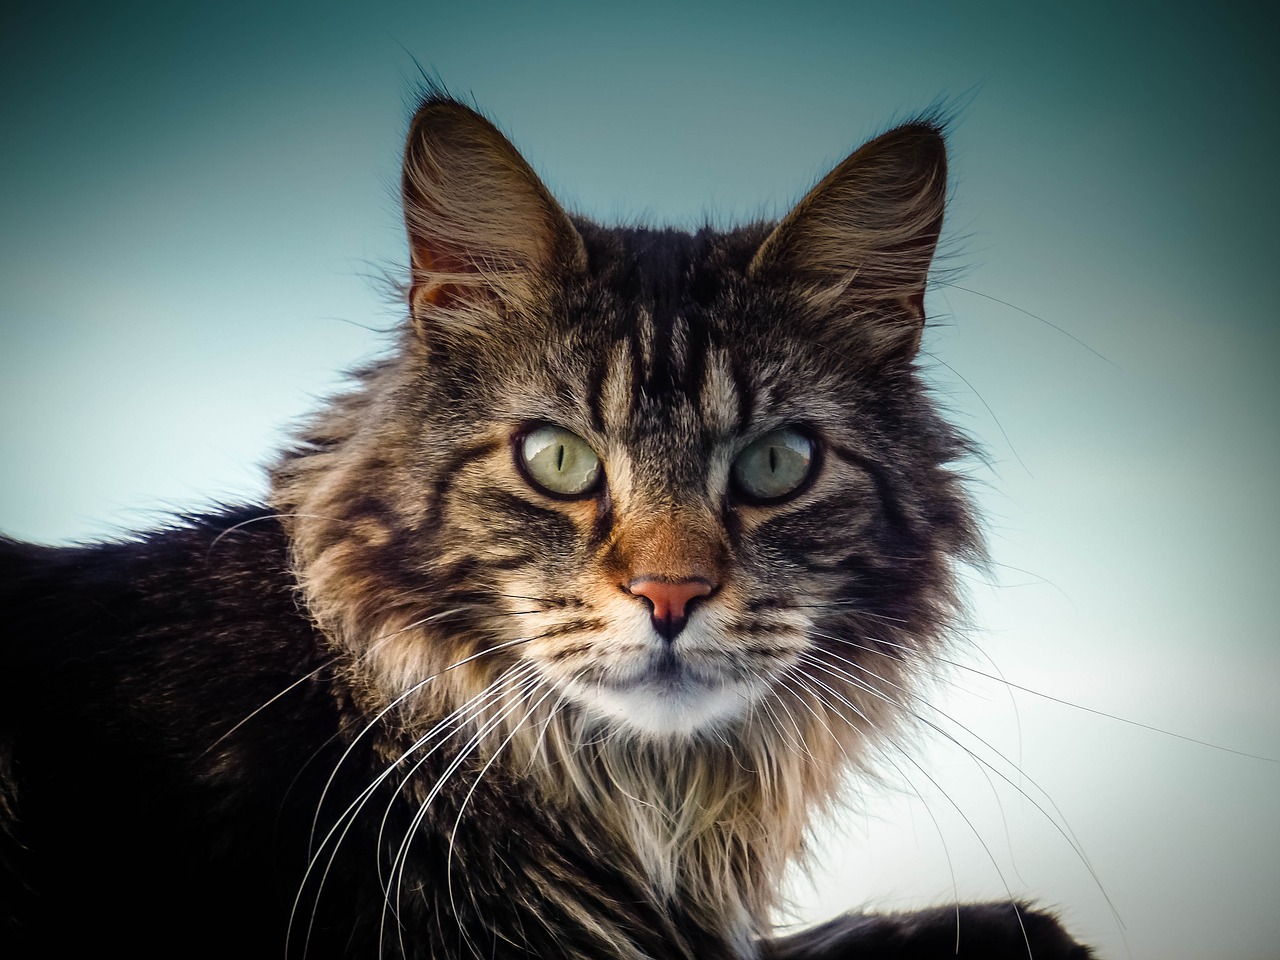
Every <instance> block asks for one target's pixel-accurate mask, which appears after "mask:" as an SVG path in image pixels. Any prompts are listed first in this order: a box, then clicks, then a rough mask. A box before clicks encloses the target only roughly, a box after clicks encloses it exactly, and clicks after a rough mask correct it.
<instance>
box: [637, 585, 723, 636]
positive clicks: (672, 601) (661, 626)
mask: <svg viewBox="0 0 1280 960" xmlns="http://www.w3.org/2000/svg"><path fill="white" fill-rule="evenodd" d="M627 589H628V590H629V591H631V593H633V594H635V595H636V596H637V597H643V598H644V599H645V600H646V601H648V604H649V606H650V608H651V609H652V617H653V628H654V629H655V630H657V631H658V633H660V634H662V636H664V637H666V638H667V639H668V640H674V639H675V638H676V634H678V633H679V632H680V631H681V630H683V629H684V625H685V623H686V622H687V621H688V619H689V615H688V610H689V607H690V605H691V604H692V603H693V601H695V600H697V599H698V598H699V597H705V596H707V595H708V594H710V593H711V591H713V590H714V589H715V584H713V583H712V582H711V581H710V580H707V579H705V578H703V577H687V578H685V579H683V580H661V579H659V578H657V577H636V579H634V580H632V581H631V582H630V583H628V584H627Z"/></svg>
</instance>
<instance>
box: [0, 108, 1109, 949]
mask: <svg viewBox="0 0 1280 960" xmlns="http://www.w3.org/2000/svg"><path fill="white" fill-rule="evenodd" d="M946 184H947V175H946V152H945V145H944V140H943V137H942V133H941V130H940V126H939V124H938V123H937V122H935V121H933V120H931V119H928V118H926V119H921V120H918V121H913V122H910V123H907V124H905V125H902V126H899V127H897V128H896V129H893V130H891V131H889V132H888V133H885V134H883V135H882V136H880V137H878V138H876V139H874V140H872V141H871V142H869V143H867V144H866V145H865V146H863V147H861V148H860V149H859V150H857V151H856V152H854V153H853V154H852V155H850V156H849V157H848V158H847V159H845V160H844V161H843V162H842V163H840V164H839V165H838V166H837V167H836V168H835V169H834V170H833V171H832V172H831V173H830V174H829V175H828V176H827V177H826V178H825V179H823V180H822V181H821V182H820V183H819V184H818V185H817V186H816V187H814V188H813V189H812V190H811V191H810V192H809V193H808V194H807V195H806V196H805V197H804V198H803V199H802V200H801V201H800V203H799V204H798V205H797V206H796V207H795V208H794V209H793V210H792V211H791V212H790V213H789V214H788V215H787V216H786V217H784V218H783V219H782V220H781V221H780V222H778V223H755V224H750V225H746V226H741V227H738V228H735V229H730V230H727V231H716V230H713V229H710V228H704V229H701V230H698V231H697V232H694V233H686V232H680V231H677V230H673V229H650V228H644V227H625V228H622V227H618V228H610V227H604V226H600V225H597V224H595V223H592V222H589V221H587V220H585V219H582V218H578V217H571V216H569V215H568V214H566V213H565V212H564V210H563V209H562V208H561V207H560V206H559V205H558V204H557V202H556V201H555V200H554V199H553V197H552V196H551V194H550V193H549V192H548V191H547V189H546V188H545V187H544V186H543V184H542V182H541V181H540V180H539V178H538V177H537V175H536V174H535V173H534V172H533V170H532V169H531V168H530V166H529V165H528V164H527V163H526V161H525V160H524V159H523V158H522V157H521V155H520V154H519V153H518V152H517V151H516V149H515V148H514V147H513V146H512V145H511V143H510V142H509V141H508V140H507V139H506V138H505V137H504V136H503V135H502V134H501V133H500V132H499V131H498V130H497V128H496V127H495V126H494V125H493V124H492V123H490V122H489V121H488V120H487V119H485V118H484V117H483V116H481V115H480V114H479V113H478V112H476V111H474V110H473V109H472V108H470V107H469V106H467V105H465V104H463V103H461V102H459V101H457V100H455V99H453V98H451V97H450V96H449V95H447V94H446V93H445V92H443V91H442V90H440V89H436V88H432V89H429V90H428V91H427V92H426V94H425V96H424V97H423V99H422V101H421V103H420V105H419V107H418V109H417V111H416V113H415V115H414V117H413V120H412V123H411V126H410V131H409V134H408V138H407V144H406V148H405V154H404V166H403V176H402V196H403V203H404V214H405V222H406V227H407V231H408V238H409V249H410V259H411V277H410V281H409V283H408V284H407V285H406V287H405V290H404V295H405V302H406V305H407V313H408V316H407V318H406V322H405V323H404V324H403V328H402V329H401V330H400V331H399V332H398V339H397V342H396V347H395V349H394V351H393V352H392V353H391V354H390V355H389V356H388V357H387V358H385V359H383V360H380V361H378V362H375V363H372V364H371V365H369V366H367V367H366V368H365V369H363V370H361V371H359V372H358V373H357V374H356V375H355V376H354V378H353V385H352V387H351V388H350V389H349V391H348V392H347V393H345V394H344V395H342V396H339V397H337V398H336V399H334V400H332V401H331V402H329V403H328V404H327V405H326V406H324V407H323V408H322V409H321V410H320V412H319V413H318V414H316V415H315V416H314V417H313V418H312V419H311V420H310V421H309V422H308V423H307V424H306V425H305V426H304V427H303V428H302V429H301V430H300V431H299V432H298V435H297V437H296V441H295V443H294V445H293V446H292V447H291V448H290V449H288V450H287V451H286V452H284V453H283V454H282V455H281V456H280V457H279V459H278V461H277V462H276V463H275V465H274V467H273V468H272V470H271V493H270V497H269V503H267V504H264V505H252V506H235V507H226V508H223V509H217V510H212V511H210V512H207V513H204V514H200V515H191V516H185V517H180V518H177V519H175V520H174V521H173V522H172V523H171V524H170V525H169V526H167V527H165V528H164V529H160V530H155V531H152V532H146V533H141V534H138V535H136V536H133V537H130V538H129V539H125V540H120V541H118V542H104V543H98V544H94V545H87V546H73V547H57V548H54V547H45V546H37V545H31V544H25V543H20V542H17V541H13V540H5V541H3V546H2V547H0V564H2V567H0V583H2V584H3V586H2V587H0V589H2V590H3V597H4V599H3V603H4V610H5V618H6V621H7V623H8V627H7V629H6V636H7V638H6V639H5V641H4V645H3V657H4V667H3V670H2V671H0V828H2V829H0V892H2V894H3V911H2V914H3V925H2V926H0V930H2V932H0V937H2V938H3V939H2V940H0V954H3V955H4V956H5V957H27V956H31V957H34V956H40V957H54V956H88V955H97V954H99V953H105V952H106V951H107V949H108V948H112V949H114V950H116V951H120V952H123V953H125V954H126V955H129V956H132V957H159V956H166V957H168V956H211V957H212V956H219V957H264V958H265V957H270V958H295V957H296V958H301V957H306V958H311V960H323V958H337V957H360V958H379V957H386V958H391V957H405V958H436V960H446V958H448V960H462V958H469V957H477V958H516V957H542V958H579V960H677V958H686V960H694V958H696V960H824V958H829V960H834V958H864V960H875V958H888V957H910V958H926V957H927V958H943V957H953V956H961V957H975V958H989V960H1000V958H1025V957H1031V958H1034V960H1056V958H1087V957H1089V956H1091V953H1090V951H1089V950H1088V948H1086V947H1084V946H1082V945H1080V944H1078V943H1076V942H1075V941H1074V940H1073V939H1072V938H1071V937H1070V936H1068V935H1067V934H1066V933H1065V932H1064V931H1063V929H1062V927H1061V926H1060V924H1059V923H1058V922H1057V920H1056V919H1055V918H1054V917H1053V916H1052V915H1051V914H1049V913H1047V912H1043V911H1040V910H1037V909H1034V908H1032V907H1030V906H1028V905H1026V904H1016V903H1003V904H1001V903H993V904H965V905H960V906H947V907H939V908H937V909H934V910H927V911H923V912H918V913H908V914H885V915H861V914H857V913H851V914H849V915H846V916H844V917H840V918H837V919H836V920H833V921H831V922H830V923H828V924H825V925H823V926H820V927H818V928H815V929H812V930H808V931H801V932H799V933H789V934H783V935H778V934H776V933H775V932H774V930H773V927H772V918H773V916H774V914H775V911H776V909H777V907H778V906H779V898H780V891H779V887H780V881H781V878H782V875H783V872H784V870H785V869H786V868H787V867H788V865H790V864H792V863H794V862H795V861H797V860H798V859H800V858H802V857H803V855H804V851H805V842H806V836H807V834H808V831H809V828H810V826H811V825H812V823H813V822H814V820H815V818H817V817H819V816H821V815H824V814H827V813H829V812H831V811H832V810H833V809H834V808H835V807H836V805H837V804H838V801H839V797H840V792H841V787H842V785H843V784H845V783H846V782H847V780H848V778H849V777H850V776H853V775H857V774H858V773H859V772H860V771H862V770H864V769H865V758H866V756H867V752H868V751H867V747H868V745H869V744H874V743H876V742H878V741H880V740H881V739H882V738H884V737H885V736H887V735H888V734H889V733H891V732H892V731H893V730H894V729H896V728H897V727H898V725H899V724H900V723H902V722H903V721H904V719H906V718H909V716H910V714H911V713H912V706H911V699H912V697H913V693H912V680H913V677H914V676H915V675H917V674H918V673H920V672H921V670H922V669H923V668H925V667H927V666H928V664H929V662H930V658H931V657H933V656H934V655H935V653H936V652H937V650H938V649H939V647H940V645H941V644H943V643H944V642H945V641H946V639H947V637H948V636H949V635H950V634H951V632H952V631H953V629H954V626H955V624H956V621H957V616H958V611H959V605H960V598H959V596H958V592H957V581H956V577H957V566H958V565H960V564H963V563H966V562H971V561H976V560H979V559H980V558H981V555H982V544H981V539H980V535H979V531H978V526H977V523H976V520H975V516H974V511H973V507H972V504H971V502H970V499H969V497H968V494H967V493H966V490H965V488H964V484H963V481H962V479H961V477H960V475H959V473H958V468H957V467H956V464H957V463H958V462H960V461H961V460H962V459H963V458H964V457H965V456H966V455H967V454H969V453H970V452H971V447H970V445H969V443H968V441H967V440H966V439H965V438H964V437H962V436H961V435H960V434H959V433H958V432H957V431H956V430H955V429H954V428H953V427H951V426H950V425H949V424H947V423H946V422H945V421H944V420H943V419H942V418H941V416H940V415H939V413H938V411H937V409H936V408H935V405H934V404H933V402H932V401H931V399H930V397H929V394H928V392H927V390H926V388H925V385H924V384H923V382H922V379H921V376H920V374H919V371H918V369H917V367H916V364H915V358H916V355H917V352H918V350H919V346H920V338H921V332H922V329H923V326H924V321H925V311H924V292H925V285H926V278H927V274H928V272H929V269H930V264H931V261H932V259H933V254H934V249H935V247H936V244H937V241H938V236H939V232H940V230H941V224H942V217H943V209H944V206H945V198H946Z"/></svg>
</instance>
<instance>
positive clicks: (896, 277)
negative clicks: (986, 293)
mask: <svg viewBox="0 0 1280 960" xmlns="http://www.w3.org/2000/svg"><path fill="white" fill-rule="evenodd" d="M946 192H947V153H946V143H945V141H944V140H943V136H942V131H941V129H940V128H939V126H938V125H937V124H936V123H934V122H931V121H928V120H918V121H914V122H911V123H907V124H904V125H903V126H900V127H897V128H895V129H893V130H890V131H889V132H888V133H885V134H882V135H881V136H879V137H876V138H875V139H874V140H872V141H871V142H869V143H867V144H866V145H865V146H863V147H861V148H859V149H858V150H857V151H855V152H854V153H852V154H851V155H850V156H848V157H847V158H845V160H844V161H843V162H841V163H840V164H839V165H838V166H837V167H836V168H835V169H834V170H832V171H831V172H830V173H829V174H827V176H826V177H824V178H823V179H822V181H821V182H820V183H819V184H818V185H817V186H816V187H814V188H813V189H812V190H810V191H809V193H808V194H807V195H806V196H805V197H804V199H802V200H801V201H800V202H799V203H798V204H797V205H796V207H795V209H794V210H792V211H791V213H790V214H788V215H787V217H786V218H785V219H784V220H783V221H782V222H781V223H780V224H779V225H778V226H777V227H776V228H775V229H774V231H773V232H772V233H771V234H770V235H769V236H768V237H767V238H766V239H765V241H764V243H763V244H761V246H760V249H759V250H758V251H757V253H756V256H755V258H754V259H753V261H752V263H751V267H750V272H751V274H752V275H753V276H755V277H758V278H761V279H772V280H782V281H787V280H790V281H796V282H799V283H800V284H801V287H802V289H803V290H804V291H805V293H806V296H808V297H809V299H810V300H811V301H813V303H814V305H815V307H816V308H817V309H818V311H819V312H822V313H824V314H826V313H837V314H839V313H845V314H861V313H868V312H870V313H874V314H878V315H884V314H885V313H886V312H890V313H893V314H896V315H897V320H896V322H895V323H894V324H893V326H894V327H895V328H896V330H895V331H892V332H890V331H886V334H890V336H889V339H895V340H898V341H903V342H904V343H905V346H906V348H907V349H908V350H909V352H910V353H914V352H915V349H916V347H917V346H918V343H919V335H920V329H921V327H923V324H924V288H925V283H926V280H927V278H928V273H929V265H930V263H931V262H932V260H933V254H934V250H935V248H936V247H937V243H938V236H939V234H940V232H941V230H942V215H943V210H944V208H945V206H946Z"/></svg>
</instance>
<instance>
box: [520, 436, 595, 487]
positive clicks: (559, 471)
mask: <svg viewBox="0 0 1280 960" xmlns="http://www.w3.org/2000/svg"><path fill="white" fill-rule="evenodd" d="M516 456H517V458H518V459H519V461H520V466H521V467H522V468H523V472H524V475H525V476H526V477H527V478H528V479H529V480H530V481H532V483H533V485H534V486H536V487H538V488H539V489H541V490H542V491H543V492H545V493H550V494H552V495H554V496H560V497H580V496H582V495H583V494H586V493H590V492H591V491H592V490H593V489H594V488H595V486H596V481H597V480H599V479H600V458H599V457H598V456H596V452H595V451H594V450H592V449H591V448H590V447H589V446H587V442H586V441H585V440H583V439H582V438H581V437H580V436H578V435H577V434H576V433H570V432H569V431H568V430H565V429H564V428H563V427H553V426H550V425H547V426H542V427H535V428H534V429H532V430H530V431H529V432H528V433H526V434H525V435H524V436H523V437H522V438H521V439H520V440H519V441H518V443H517V444H516Z"/></svg>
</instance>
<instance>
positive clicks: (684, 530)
mask: <svg viewBox="0 0 1280 960" xmlns="http://www.w3.org/2000/svg"><path fill="white" fill-rule="evenodd" d="M624 536H625V541H626V542H625V543H623V544H619V546H621V547H622V551H621V552H622V556H623V558H624V567H625V570H624V571H622V572H623V573H624V574H625V575H626V579H628V580H633V579H637V578H652V579H657V580H668V581H675V580H687V579H701V580H706V581H710V582H717V581H718V580H719V579H720V577H719V574H720V565H721V554H722V545H721V542H720V536H719V531H718V530H717V529H716V526H715V524H714V522H712V521H711V520H710V518H708V517H705V516H702V515H700V514H699V513H696V512H694V511H691V510H675V509H666V510H657V511H654V512H652V513H650V514H648V515H646V516H644V517H643V518H637V519H636V520H635V521H633V522H632V523H631V524H629V525H628V528H627V530H626V531H625V534H624Z"/></svg>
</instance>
